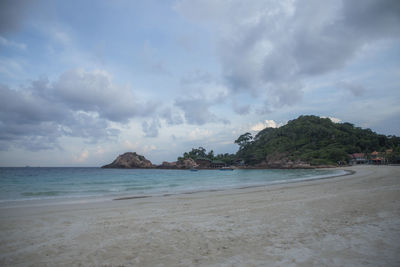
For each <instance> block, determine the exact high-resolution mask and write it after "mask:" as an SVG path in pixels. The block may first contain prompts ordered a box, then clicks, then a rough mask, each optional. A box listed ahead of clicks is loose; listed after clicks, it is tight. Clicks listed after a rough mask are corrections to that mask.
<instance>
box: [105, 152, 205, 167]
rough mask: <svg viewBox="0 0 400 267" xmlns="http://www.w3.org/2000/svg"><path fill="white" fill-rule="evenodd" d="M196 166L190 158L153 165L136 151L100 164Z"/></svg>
mask: <svg viewBox="0 0 400 267" xmlns="http://www.w3.org/2000/svg"><path fill="white" fill-rule="evenodd" d="M197 167H198V164H197V163H196V162H195V161H194V160H193V159H191V158H189V159H183V160H178V161H174V162H167V161H164V162H163V163H162V164H161V165H154V164H153V163H151V161H150V160H148V159H146V158H145V157H144V156H142V155H139V154H137V153H136V152H126V153H124V154H122V155H119V156H118V157H117V158H116V159H115V160H114V161H113V162H112V163H110V164H107V165H104V166H102V168H121V169H155V168H157V169H192V168H197Z"/></svg>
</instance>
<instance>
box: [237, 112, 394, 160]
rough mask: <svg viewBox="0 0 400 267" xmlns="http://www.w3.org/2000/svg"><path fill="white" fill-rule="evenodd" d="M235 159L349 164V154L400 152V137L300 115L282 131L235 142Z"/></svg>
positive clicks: (247, 135) (268, 130) (267, 131)
mask: <svg viewBox="0 0 400 267" xmlns="http://www.w3.org/2000/svg"><path fill="white" fill-rule="evenodd" d="M235 143H237V144H238V145H239V151H238V152H237V154H236V156H237V157H238V158H241V159H243V160H244V161H245V162H246V163H247V164H250V165H255V164H260V163H267V164H268V162H276V161H293V162H295V161H297V162H299V161H301V162H305V163H310V164H312V165H323V164H337V163H338V162H340V161H348V159H349V154H352V153H359V152H364V153H370V152H372V151H378V152H379V151H385V150H386V149H394V150H395V152H396V153H398V152H399V149H400V138H399V137H396V136H385V135H380V134H377V133H375V132H373V131H371V130H370V129H362V128H360V127H355V126H354V125H353V124H351V123H347V122H346V123H334V122H332V121H331V120H330V119H328V118H320V117H317V116H300V117H299V118H297V119H295V120H292V121H289V122H288V123H287V124H286V125H284V126H282V127H279V128H265V129H264V130H262V131H260V132H259V133H258V134H257V135H256V136H255V137H254V138H253V136H252V135H251V134H250V133H245V134H243V135H241V136H240V137H239V138H238V139H237V140H236V141H235Z"/></svg>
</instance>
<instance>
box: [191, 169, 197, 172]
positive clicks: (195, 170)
mask: <svg viewBox="0 0 400 267" xmlns="http://www.w3.org/2000/svg"><path fill="white" fill-rule="evenodd" d="M190 171H191V172H197V171H198V169H195V168H191V169H190Z"/></svg>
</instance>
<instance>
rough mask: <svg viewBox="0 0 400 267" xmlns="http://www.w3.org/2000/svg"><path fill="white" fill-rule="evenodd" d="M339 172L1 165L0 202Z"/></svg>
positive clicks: (157, 191) (158, 191) (171, 190)
mask: <svg viewBox="0 0 400 267" xmlns="http://www.w3.org/2000/svg"><path fill="white" fill-rule="evenodd" d="M341 174H344V171H341V170H234V171H220V170H199V171H197V172H192V171H189V170H156V169H148V170H146V169H101V168H0V202H8V201H16V200H17V201H18V200H35V199H54V198H85V197H124V196H152V195H162V194H178V193H185V192H197V191H205V190H221V189H228V188H241V187H248V186H258V185H267V184H274V183H282V182H290V181H298V180H307V179H317V178H323V177H329V176H334V175H341Z"/></svg>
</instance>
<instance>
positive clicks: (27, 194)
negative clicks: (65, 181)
mask: <svg viewBox="0 0 400 267" xmlns="http://www.w3.org/2000/svg"><path fill="white" fill-rule="evenodd" d="M62 194H65V192H63V191H46V192H23V193H21V195H23V196H25V197H40V196H59V195H62Z"/></svg>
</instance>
